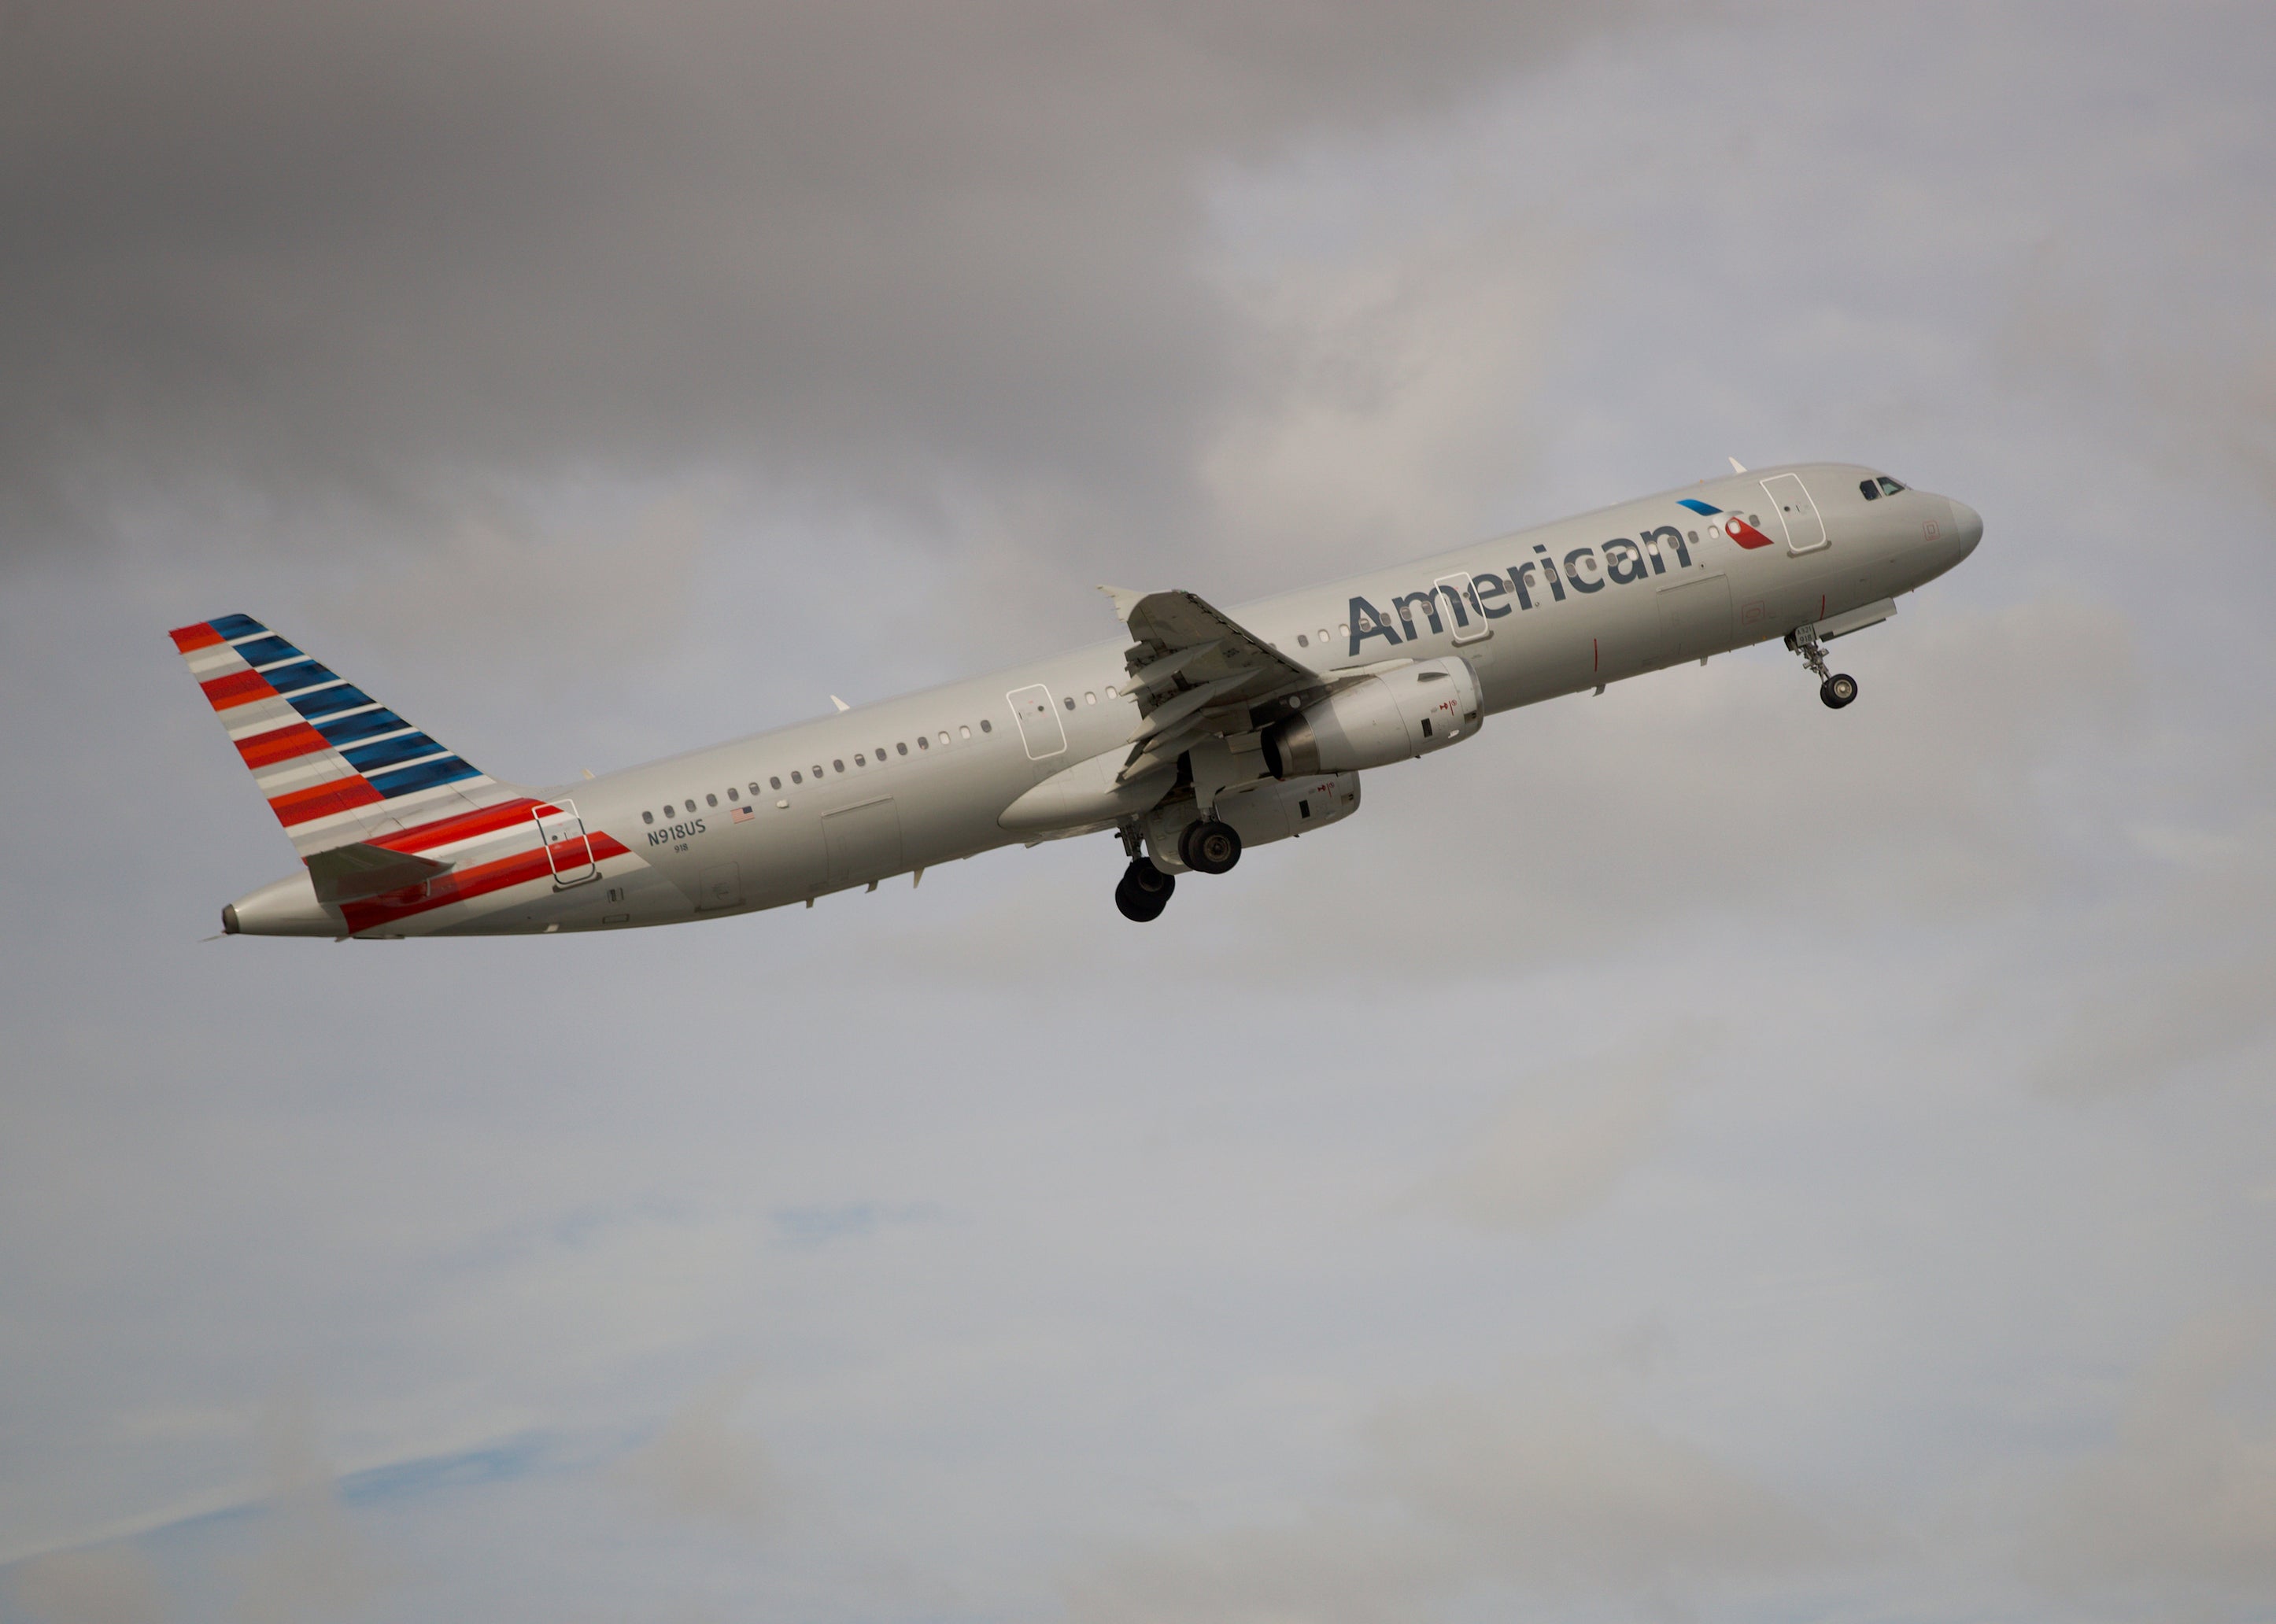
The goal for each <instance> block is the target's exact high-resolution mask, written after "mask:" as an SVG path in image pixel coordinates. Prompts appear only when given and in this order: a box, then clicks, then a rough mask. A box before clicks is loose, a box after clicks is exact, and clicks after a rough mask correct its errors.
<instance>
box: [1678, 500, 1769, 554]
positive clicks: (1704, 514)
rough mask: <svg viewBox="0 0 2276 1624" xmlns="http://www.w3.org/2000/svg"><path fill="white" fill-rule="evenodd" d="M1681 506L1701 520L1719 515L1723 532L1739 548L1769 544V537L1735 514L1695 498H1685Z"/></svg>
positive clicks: (1750, 548)
mask: <svg viewBox="0 0 2276 1624" xmlns="http://www.w3.org/2000/svg"><path fill="white" fill-rule="evenodd" d="M1683 505H1684V506H1686V507H1688V508H1689V509H1690V510H1691V511H1692V512H1695V513H1696V514H1698V515H1699V516H1700V517H1701V518H1702V519H1712V518H1714V517H1716V516H1717V515H1718V514H1720V515H1721V517H1722V520H1723V528H1724V530H1725V531H1726V533H1727V534H1728V535H1730V538H1731V539H1732V540H1733V541H1734V542H1736V543H1739V545H1740V546H1741V547H1744V548H1747V549H1749V550H1753V549H1754V548H1756V547H1767V546H1769V545H1770V544H1771V538H1770V537H1769V536H1767V535H1764V534H1763V533H1762V532H1761V531H1760V530H1757V529H1756V528H1755V527H1754V526H1752V525H1750V524H1749V523H1748V522H1747V521H1746V520H1743V519H1741V518H1740V517H1739V516H1738V515H1737V514H1736V513H1726V512H1723V510H1722V509H1721V508H1719V507H1717V506H1716V505H1714V504H1712V503H1711V502H1702V501H1700V500H1699V499H1698V498H1697V497H1684V498H1683Z"/></svg>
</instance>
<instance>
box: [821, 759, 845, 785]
mask: <svg viewBox="0 0 2276 1624" xmlns="http://www.w3.org/2000/svg"><path fill="white" fill-rule="evenodd" d="M838 770H839V771H840V772H843V771H844V770H845V769H844V768H842V767H841V768H839V769H838ZM814 781H815V782H816V784H819V783H821V782H822V763H820V762H816V763H814Z"/></svg>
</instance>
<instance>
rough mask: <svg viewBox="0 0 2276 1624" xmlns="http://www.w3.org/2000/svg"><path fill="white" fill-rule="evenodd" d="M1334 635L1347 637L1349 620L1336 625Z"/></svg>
mask: <svg viewBox="0 0 2276 1624" xmlns="http://www.w3.org/2000/svg"><path fill="white" fill-rule="evenodd" d="M1336 635H1337V636H1339V637H1349V636H1350V635H1351V622H1350V621H1348V620H1347V621H1345V622H1343V624H1341V625H1340V626H1337V627H1336Z"/></svg>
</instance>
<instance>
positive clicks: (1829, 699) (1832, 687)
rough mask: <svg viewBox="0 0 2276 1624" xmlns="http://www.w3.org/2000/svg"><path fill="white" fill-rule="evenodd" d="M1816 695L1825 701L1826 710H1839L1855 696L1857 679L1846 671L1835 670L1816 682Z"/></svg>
mask: <svg viewBox="0 0 2276 1624" xmlns="http://www.w3.org/2000/svg"><path fill="white" fill-rule="evenodd" d="M1817 697H1818V698H1820V699H1822V700H1824V701H1825V708H1826V709H1827V710H1840V709H1841V707H1842V706H1844V705H1846V704H1847V703H1849V702H1850V701H1852V700H1854V699H1855V698H1856V697H1857V679H1856V678H1855V677H1853V676H1851V675H1850V674H1849V673H1848V672H1846V671H1838V672H1834V673H1833V674H1832V676H1830V677H1828V678H1827V679H1825V681H1824V682H1822V683H1820V684H1818V686H1817Z"/></svg>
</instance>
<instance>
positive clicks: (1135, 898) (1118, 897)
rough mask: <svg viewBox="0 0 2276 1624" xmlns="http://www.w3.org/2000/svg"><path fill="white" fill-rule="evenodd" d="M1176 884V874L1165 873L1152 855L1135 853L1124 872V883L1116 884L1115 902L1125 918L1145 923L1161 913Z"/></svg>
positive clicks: (1175, 888)
mask: <svg viewBox="0 0 2276 1624" xmlns="http://www.w3.org/2000/svg"><path fill="white" fill-rule="evenodd" d="M1177 888H1178V877H1177V876H1176V875H1174V874H1165V873H1163V872H1162V871H1161V870H1160V869H1157V868H1156V867H1155V866H1154V863H1153V860H1152V859H1150V858H1146V857H1133V858H1132V859H1131V860H1130V866H1129V867H1128V868H1127V869H1124V870H1123V872H1122V883H1121V884H1119V885H1117V886H1116V887H1115V888H1114V906H1115V907H1119V908H1120V909H1121V910H1122V917H1123V918H1125V919H1128V920H1134V921H1135V922H1137V923H1139V924H1146V923H1149V922H1151V921H1153V920H1157V919H1159V918H1161V917H1162V910H1163V909H1164V908H1165V907H1169V906H1170V893H1171V892H1173V891H1175V890H1177Z"/></svg>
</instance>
